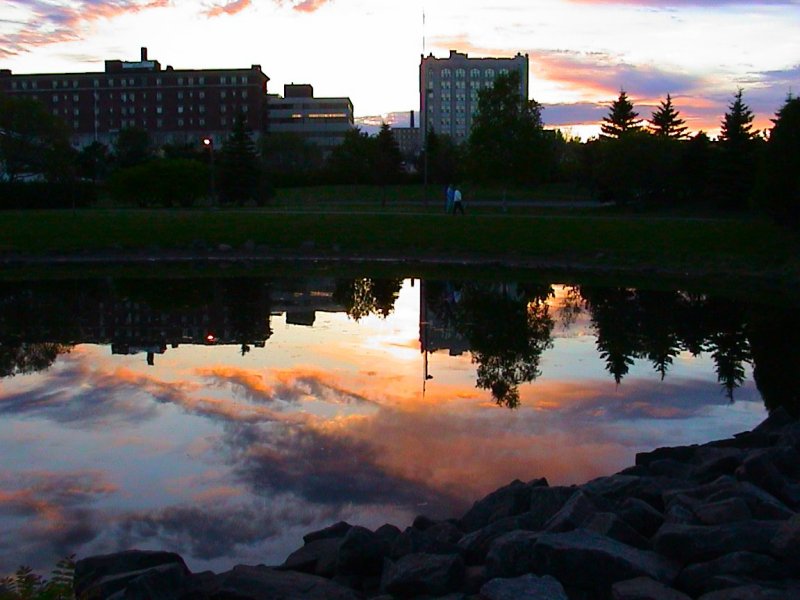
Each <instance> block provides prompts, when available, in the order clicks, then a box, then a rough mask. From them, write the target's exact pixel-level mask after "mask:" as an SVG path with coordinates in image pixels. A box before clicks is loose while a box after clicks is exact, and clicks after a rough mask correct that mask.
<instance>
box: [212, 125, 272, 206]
mask: <svg viewBox="0 0 800 600" xmlns="http://www.w3.org/2000/svg"><path fill="white" fill-rule="evenodd" d="M218 180H219V184H218V190H219V195H220V199H221V200H222V202H224V203H238V204H243V203H244V202H247V201H250V200H255V201H256V202H258V203H259V204H261V203H262V202H263V198H261V196H260V194H259V167H258V157H257V155H256V149H255V143H254V142H253V132H252V131H251V130H250V126H249V125H248V124H247V117H246V116H245V115H244V114H243V113H239V114H238V115H236V119H235V120H234V122H233V129H232V130H231V133H230V135H229V136H228V139H226V140H225V143H224V145H223V146H222V150H221V152H220V160H219V179H218Z"/></svg>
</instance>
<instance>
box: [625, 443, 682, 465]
mask: <svg viewBox="0 0 800 600" xmlns="http://www.w3.org/2000/svg"><path fill="white" fill-rule="evenodd" d="M696 450H697V446H678V447H677V448H656V449H655V450H652V451H650V452H639V453H638V454H637V455H636V460H635V461H634V462H635V463H636V465H637V466H644V467H648V466H650V464H652V463H654V462H655V461H657V460H665V459H670V460H674V461H677V462H680V463H687V462H689V461H690V460H691V459H692V457H693V456H694V453H695V451H696Z"/></svg>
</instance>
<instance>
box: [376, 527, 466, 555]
mask: <svg viewBox="0 0 800 600" xmlns="http://www.w3.org/2000/svg"><path fill="white" fill-rule="evenodd" d="M436 533H437V532H436V530H433V531H431V530H426V531H421V530H419V529H417V528H415V527H408V528H406V530H405V531H404V532H402V533H401V534H400V535H398V536H397V537H395V538H394V540H393V541H392V543H391V547H390V548H389V552H388V556H390V557H391V558H392V559H398V558H401V557H403V556H406V555H407V554H458V553H460V551H461V550H460V549H459V547H458V545H457V544H455V543H454V542H451V541H448V540H447V539H442V538H441V537H439V536H437V535H436Z"/></svg>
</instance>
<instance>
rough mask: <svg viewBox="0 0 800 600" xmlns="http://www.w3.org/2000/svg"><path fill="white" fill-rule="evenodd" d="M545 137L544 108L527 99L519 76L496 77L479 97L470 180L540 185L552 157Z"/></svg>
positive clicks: (470, 156) (471, 134) (471, 153)
mask: <svg viewBox="0 0 800 600" xmlns="http://www.w3.org/2000/svg"><path fill="white" fill-rule="evenodd" d="M550 148H551V146H550V144H549V143H548V141H547V138H546V136H545V135H544V129H543V126H542V106H541V105H540V104H539V103H538V102H536V101H535V100H528V99H527V98H524V97H523V95H522V93H521V90H520V77H519V73H518V72H516V71H512V72H510V73H508V74H503V75H500V76H499V77H497V78H496V79H495V81H494V85H493V86H492V87H491V88H484V89H482V90H481V91H480V92H479V93H478V112H477V113H476V114H475V116H474V117H473V121H472V131H471V133H470V137H469V163H470V176H471V177H474V178H475V179H477V180H481V181H491V180H494V181H502V182H517V183H522V182H538V181H541V180H542V179H543V178H544V177H545V175H546V174H547V173H549V172H550V169H551V165H552V162H553V157H552V156H551V155H550V153H549V152H548V150H550Z"/></svg>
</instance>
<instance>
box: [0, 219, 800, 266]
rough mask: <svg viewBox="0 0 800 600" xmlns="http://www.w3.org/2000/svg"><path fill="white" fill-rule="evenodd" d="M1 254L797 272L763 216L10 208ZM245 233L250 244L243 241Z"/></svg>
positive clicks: (792, 249) (1, 228) (791, 249)
mask: <svg viewBox="0 0 800 600" xmlns="http://www.w3.org/2000/svg"><path fill="white" fill-rule="evenodd" d="M0 217H1V218H0V252H1V253H2V254H4V255H6V256H8V255H9V254H14V255H38V256H41V255H49V254H57V253H68V254H69V253H87V252H88V253H102V252H105V251H113V252H117V253H119V252H121V251H122V252H124V251H141V250H147V251H150V252H157V251H159V250H173V249H174V250H177V249H191V248H193V247H194V248H197V247H202V246H203V245H210V246H212V247H217V246H219V245H220V244H226V245H229V246H231V247H233V248H242V247H244V246H245V245H246V244H247V245H248V246H249V247H252V246H253V245H255V247H256V249H257V250H258V251H259V252H261V253H264V254H269V253H274V254H278V255H281V254H295V253H303V254H315V255H321V256H323V257H324V256H327V255H330V256H343V255H358V256H365V257H369V256H375V257H378V256H381V257H386V256H388V257H409V258H415V257H425V258H447V259H454V258H456V259H457V258H464V259H470V258H482V259H496V260H501V261H502V260H504V259H509V260H523V259H536V260H539V261H548V260H550V261H573V262H580V263H581V264H588V265H611V266H627V265H639V266H645V267H648V266H649V267H652V268H654V269H657V270H658V269H670V270H676V269H677V270H679V269H682V268H685V269H687V270H689V269H691V270H692V271H698V270H702V269H709V270H713V271H715V272H725V271H730V272H734V273H735V272H739V271H745V272H749V273H753V272H759V271H765V272H770V273H777V274H781V273H789V274H790V275H791V276H793V274H794V273H796V272H797V263H798V261H797V244H796V243H795V241H794V240H793V238H792V237H791V236H790V235H789V234H788V233H786V232H784V231H783V230H781V229H779V228H778V227H776V226H774V225H772V224H771V223H769V222H768V221H766V220H758V219H744V218H742V219H733V218H725V219H722V218H720V219H714V218H703V219H687V218H664V217H655V216H643V215H618V214H615V215H609V216H591V215H586V214H580V215H575V216H571V215H565V214H560V215H558V214H556V215H553V214H550V215H542V214H536V213H534V212H529V213H516V214H502V213H493V214H468V215H467V216H466V217H460V216H459V217H452V216H448V215H444V214H440V213H439V212H433V211H431V212H424V211H420V212H414V213H406V212H361V211H351V212H334V213H327V212H316V213H311V212H294V213H288V212H285V211H280V210H275V209H269V210H83V211H76V212H71V211H32V212H30V211H29V212H5V213H2V215H0ZM248 242H251V243H250V244H248Z"/></svg>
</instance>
